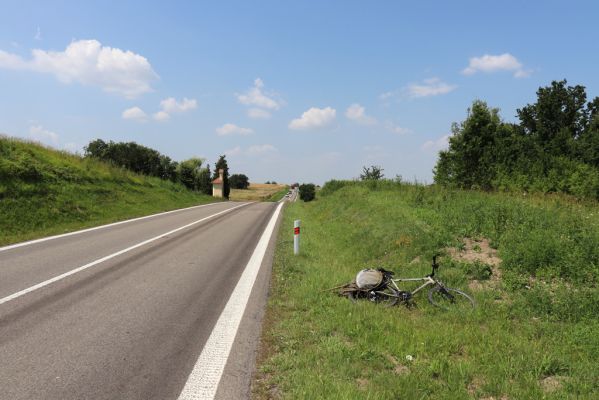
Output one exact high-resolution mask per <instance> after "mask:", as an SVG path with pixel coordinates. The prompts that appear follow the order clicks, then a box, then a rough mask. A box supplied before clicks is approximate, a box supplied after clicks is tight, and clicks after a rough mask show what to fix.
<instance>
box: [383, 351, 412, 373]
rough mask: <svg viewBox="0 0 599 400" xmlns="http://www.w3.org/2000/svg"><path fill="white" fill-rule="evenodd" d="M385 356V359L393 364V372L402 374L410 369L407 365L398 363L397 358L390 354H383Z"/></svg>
mask: <svg viewBox="0 0 599 400" xmlns="http://www.w3.org/2000/svg"><path fill="white" fill-rule="evenodd" d="M385 357H387V360H389V361H390V362H391V364H393V372H395V374H396V375H404V374H407V373H408V372H410V369H409V368H408V367H407V366H405V365H403V364H402V363H400V362H399V361H398V360H397V358H395V357H394V356H392V355H391V354H385Z"/></svg>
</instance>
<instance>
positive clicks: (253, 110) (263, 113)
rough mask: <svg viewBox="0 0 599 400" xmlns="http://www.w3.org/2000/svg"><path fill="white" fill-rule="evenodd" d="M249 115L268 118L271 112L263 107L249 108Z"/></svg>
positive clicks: (256, 117) (255, 117)
mask: <svg viewBox="0 0 599 400" xmlns="http://www.w3.org/2000/svg"><path fill="white" fill-rule="evenodd" d="M248 117H250V118H254V119H268V118H270V117H271V114H270V112H268V111H266V110H263V109H261V108H250V109H249V110H248Z"/></svg>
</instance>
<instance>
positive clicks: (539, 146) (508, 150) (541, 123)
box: [433, 80, 599, 198]
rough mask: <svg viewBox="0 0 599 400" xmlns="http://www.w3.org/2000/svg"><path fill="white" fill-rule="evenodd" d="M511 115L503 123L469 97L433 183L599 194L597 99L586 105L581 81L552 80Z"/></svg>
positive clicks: (443, 154)
mask: <svg viewBox="0 0 599 400" xmlns="http://www.w3.org/2000/svg"><path fill="white" fill-rule="evenodd" d="M517 117H518V122H517V123H508V122H504V121H503V120H502V119H501V117H500V115H499V110H498V109H497V108H492V107H489V106H488V105H487V103H485V102H484V101H480V100H476V101H474V102H473V104H472V107H471V108H470V109H468V114H467V117H466V119H465V120H464V121H463V122H461V123H459V124H458V123H454V124H453V125H452V136H451V137H450V138H449V148H448V149H447V150H444V151H441V152H440V153H439V159H438V160H437V164H436V166H435V168H434V171H433V173H434V180H435V182H436V183H439V184H443V185H446V186H453V187H459V188H467V189H483V190H491V189H496V190H514V189H516V190H531V191H540V192H544V193H547V192H564V193H569V194H572V195H575V196H578V197H591V198H599V97H595V98H594V99H593V100H592V101H588V102H587V94H586V90H585V87H584V86H581V85H576V86H568V85H567V81H566V80H562V81H553V82H552V83H551V85H549V86H547V87H541V88H539V90H538V91H537V99H536V102H535V103H532V104H528V105H526V106H525V107H523V108H521V109H518V110H517Z"/></svg>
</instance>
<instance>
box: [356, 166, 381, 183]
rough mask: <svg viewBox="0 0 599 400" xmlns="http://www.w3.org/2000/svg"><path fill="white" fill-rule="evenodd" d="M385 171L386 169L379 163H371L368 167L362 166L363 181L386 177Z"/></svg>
mask: <svg viewBox="0 0 599 400" xmlns="http://www.w3.org/2000/svg"><path fill="white" fill-rule="evenodd" d="M383 171H384V170H383V169H382V168H381V167H379V166H378V165H371V166H370V167H368V168H367V167H362V173H361V174H360V179H361V180H363V181H378V180H380V179H383V178H384V177H385V175H383Z"/></svg>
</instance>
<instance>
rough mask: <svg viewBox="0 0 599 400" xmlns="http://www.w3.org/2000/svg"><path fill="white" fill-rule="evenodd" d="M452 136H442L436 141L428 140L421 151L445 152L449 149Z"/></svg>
mask: <svg viewBox="0 0 599 400" xmlns="http://www.w3.org/2000/svg"><path fill="white" fill-rule="evenodd" d="M450 137H451V135H445V136H441V137H440V138H438V139H435V140H427V141H426V142H424V143H423V144H422V146H421V149H422V150H424V151H439V150H445V149H447V147H449V138H450Z"/></svg>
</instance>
